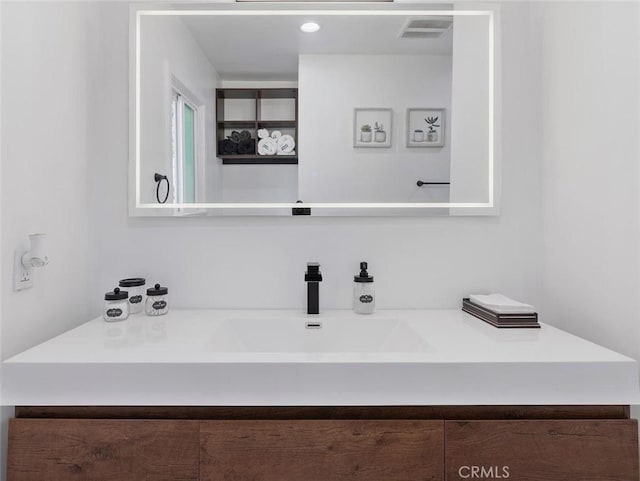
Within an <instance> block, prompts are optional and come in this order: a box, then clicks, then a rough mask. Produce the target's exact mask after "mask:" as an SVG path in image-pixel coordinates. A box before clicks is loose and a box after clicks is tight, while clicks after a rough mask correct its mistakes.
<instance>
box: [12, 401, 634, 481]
mask: <svg viewBox="0 0 640 481" xmlns="http://www.w3.org/2000/svg"><path fill="white" fill-rule="evenodd" d="M16 414H17V415H18V416H19V417H18V418H16V419H12V420H10V424H9V447H8V458H7V465H8V477H7V479H8V481H72V480H78V481H79V480H81V481H199V480H201V481H347V480H349V481H358V480H361V481H459V480H482V479H484V480H506V479H509V480H514V481H558V480H560V481H639V476H640V475H639V472H638V427H637V421H636V420H632V419H629V413H628V408H626V407H621V406H617V407H616V406H611V407H606V406H603V407H586V406H583V407H580V406H576V407H555V408H551V407H530V408H527V407H481V406H478V407H427V406H425V407H406V408H405V407H388V408H384V407H380V408H375V407H374V408H369V407H362V408H358V407H345V408H341V407H333V408H331V407H327V408H315V407H310V408H286V407H283V408H271V407H265V408H226V407H219V408H216V407H210V408H207V407H200V408H199V407H193V408H178V407H176V408H171V407H167V408H164V407H151V408H142V407H140V408H135V407H134V408H127V407H122V408H109V407H105V408H91V407H87V408H64V407H61V408H56V407H53V408H46V407H45V408H37V407H35V408H18V409H17V410H16ZM29 416H30V417H29ZM74 416H75V418H74ZM89 416H90V417H89ZM131 417H140V418H145V419H131ZM100 418H101V419H100ZM167 418H171V419H174V420H168V419H167Z"/></svg>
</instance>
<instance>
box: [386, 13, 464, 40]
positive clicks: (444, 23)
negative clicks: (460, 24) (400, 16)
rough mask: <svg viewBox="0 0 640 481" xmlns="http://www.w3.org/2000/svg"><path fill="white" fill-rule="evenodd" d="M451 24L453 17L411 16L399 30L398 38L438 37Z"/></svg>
mask: <svg viewBox="0 0 640 481" xmlns="http://www.w3.org/2000/svg"><path fill="white" fill-rule="evenodd" d="M452 25H453V17H450V16H449V17H445V16H442V17H413V18H410V19H409V20H407V22H406V23H405V24H404V25H403V26H402V30H400V35H398V37H399V38H439V37H441V36H442V35H443V34H444V33H445V32H446V31H448V30H449V29H450V28H451V26H452Z"/></svg>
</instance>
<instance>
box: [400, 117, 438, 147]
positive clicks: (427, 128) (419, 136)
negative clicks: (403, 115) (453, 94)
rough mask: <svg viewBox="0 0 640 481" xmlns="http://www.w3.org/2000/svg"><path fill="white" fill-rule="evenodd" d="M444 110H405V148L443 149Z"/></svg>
mask: <svg viewBox="0 0 640 481" xmlns="http://www.w3.org/2000/svg"><path fill="white" fill-rule="evenodd" d="M445 114H446V112H445V109H444V108H410V109H407V147H409V148H413V147H444V143H445V120H446V117H445Z"/></svg>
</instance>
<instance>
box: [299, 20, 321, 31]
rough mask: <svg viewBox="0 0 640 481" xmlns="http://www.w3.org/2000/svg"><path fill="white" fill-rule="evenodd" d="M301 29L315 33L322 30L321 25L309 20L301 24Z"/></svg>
mask: <svg viewBox="0 0 640 481" xmlns="http://www.w3.org/2000/svg"><path fill="white" fill-rule="evenodd" d="M300 30H302V31H303V32H304V33H313V32H317V31H318V30H320V25H318V24H317V23H315V22H307V23H303V24H302V25H300Z"/></svg>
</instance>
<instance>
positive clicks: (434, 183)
mask: <svg viewBox="0 0 640 481" xmlns="http://www.w3.org/2000/svg"><path fill="white" fill-rule="evenodd" d="M416 185H417V186H418V187H422V186H423V185H451V182H423V181H421V180H419V181H418V182H416Z"/></svg>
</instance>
